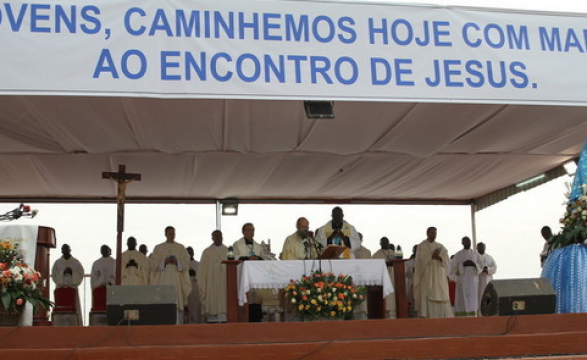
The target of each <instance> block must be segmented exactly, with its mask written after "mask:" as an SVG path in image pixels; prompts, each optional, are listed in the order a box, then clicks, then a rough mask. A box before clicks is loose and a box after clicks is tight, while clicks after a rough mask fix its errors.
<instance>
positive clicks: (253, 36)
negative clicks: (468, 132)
mask: <svg viewBox="0 0 587 360" xmlns="http://www.w3.org/2000/svg"><path fill="white" fill-rule="evenodd" d="M0 49H2V56H0V94H31V95H37V94H39V95H55V94H61V95H104V96H139V97H172V98H252V99H277V98H279V99H332V100H374V101H428V102H446V101H459V102H480V103H484V102H488V103H528V104H545V103H551V104H567V105H584V104H587V91H585V89H584V88H585V84H587V66H584V59H585V57H586V56H587V54H586V53H587V15H570V14H548V13H522V12H515V11H506V10H479V9H467V8H442V7H428V6H406V5H390V4H380V3H377V4H374V3H360V2H356V3H350V2H342V3H340V2H334V1H286V0H240V1H234V0H200V1H195V0H167V1H163V0H161V1H144V0H101V1H97V2H96V1H86V0H68V1H64V0H56V1H54V0H39V1H34V2H30V1H22V0H10V1H5V2H3V3H0Z"/></svg>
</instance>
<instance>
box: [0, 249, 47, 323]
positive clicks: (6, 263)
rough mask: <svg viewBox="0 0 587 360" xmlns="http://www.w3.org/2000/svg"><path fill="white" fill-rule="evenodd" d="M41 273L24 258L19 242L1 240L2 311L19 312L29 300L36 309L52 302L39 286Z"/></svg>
mask: <svg viewBox="0 0 587 360" xmlns="http://www.w3.org/2000/svg"><path fill="white" fill-rule="evenodd" d="M40 278H41V274H40V273H39V272H38V271H35V269H33V268H31V267H29V266H28V265H27V264H26V263H25V262H24V260H23V259H22V254H21V253H20V251H19V250H18V244H17V243H12V242H10V241H1V242H0V311H5V312H17V311H19V310H21V309H22V307H23V306H24V305H25V303H26V302H27V301H28V302H29V303H31V304H32V305H33V307H34V308H35V310H36V309H37V307H38V306H39V305H42V306H43V307H45V308H46V309H48V308H49V307H50V306H51V305H52V304H51V302H50V301H49V300H48V299H46V298H45V297H43V294H41V290H40V288H39V281H40Z"/></svg>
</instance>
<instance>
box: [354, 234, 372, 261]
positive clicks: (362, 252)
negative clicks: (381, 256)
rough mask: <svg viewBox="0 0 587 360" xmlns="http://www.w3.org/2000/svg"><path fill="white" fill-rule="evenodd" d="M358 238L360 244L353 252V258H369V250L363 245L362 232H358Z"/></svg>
mask: <svg viewBox="0 0 587 360" xmlns="http://www.w3.org/2000/svg"><path fill="white" fill-rule="evenodd" d="M359 240H360V241H361V246H360V247H359V248H358V249H357V250H355V252H354V254H355V259H371V250H369V249H367V248H366V247H364V246H363V234H361V233H359Z"/></svg>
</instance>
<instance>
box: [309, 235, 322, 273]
mask: <svg viewBox="0 0 587 360" xmlns="http://www.w3.org/2000/svg"><path fill="white" fill-rule="evenodd" d="M310 242H311V243H313V244H314V250H316V255H317V257H316V258H317V259H318V271H320V273H322V244H320V243H319V242H318V241H316V239H315V238H314V237H311V238H310Z"/></svg>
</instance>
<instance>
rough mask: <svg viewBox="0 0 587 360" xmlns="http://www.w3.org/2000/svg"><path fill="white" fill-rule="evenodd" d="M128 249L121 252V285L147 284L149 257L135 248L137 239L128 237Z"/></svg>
mask: <svg viewBox="0 0 587 360" xmlns="http://www.w3.org/2000/svg"><path fill="white" fill-rule="evenodd" d="M126 246H127V247H128V250H126V251H125V252H123V253H122V256H121V261H120V265H121V266H122V269H121V270H122V271H121V277H122V279H121V285H149V259H147V257H146V256H145V255H144V254H143V253H142V252H140V251H138V250H137V249H136V248H137V240H136V239H135V238H134V237H132V236H131V237H129V238H128V240H127V241H126Z"/></svg>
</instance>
